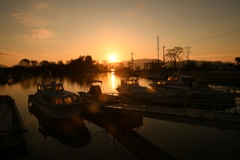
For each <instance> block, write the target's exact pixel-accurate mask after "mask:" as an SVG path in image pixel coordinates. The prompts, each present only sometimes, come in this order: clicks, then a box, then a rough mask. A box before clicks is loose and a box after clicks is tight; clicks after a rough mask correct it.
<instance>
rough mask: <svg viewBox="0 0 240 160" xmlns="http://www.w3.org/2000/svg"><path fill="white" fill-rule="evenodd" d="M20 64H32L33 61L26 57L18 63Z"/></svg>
mask: <svg viewBox="0 0 240 160" xmlns="http://www.w3.org/2000/svg"><path fill="white" fill-rule="evenodd" d="M18 65H20V66H30V65H31V63H30V60H29V59H26V58H24V59H22V60H21V61H20V62H19V63H18Z"/></svg>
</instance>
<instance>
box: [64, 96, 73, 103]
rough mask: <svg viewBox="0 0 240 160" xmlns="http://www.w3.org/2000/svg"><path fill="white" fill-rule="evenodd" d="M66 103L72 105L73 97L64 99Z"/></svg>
mask: <svg viewBox="0 0 240 160" xmlns="http://www.w3.org/2000/svg"><path fill="white" fill-rule="evenodd" d="M64 103H65V104H70V103H72V98H71V97H64Z"/></svg>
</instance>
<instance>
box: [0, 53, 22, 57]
mask: <svg viewBox="0 0 240 160" xmlns="http://www.w3.org/2000/svg"><path fill="white" fill-rule="evenodd" d="M0 56H4V57H20V56H19V55H18V54H14V53H8V52H0Z"/></svg>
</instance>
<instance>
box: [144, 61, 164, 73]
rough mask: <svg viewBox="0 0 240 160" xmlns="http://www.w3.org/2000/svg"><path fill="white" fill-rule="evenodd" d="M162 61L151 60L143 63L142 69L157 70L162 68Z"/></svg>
mask: <svg viewBox="0 0 240 160" xmlns="http://www.w3.org/2000/svg"><path fill="white" fill-rule="evenodd" d="M163 68H164V62H162V61H152V62H149V63H144V70H147V71H159V70H163Z"/></svg>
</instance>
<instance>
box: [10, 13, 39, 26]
mask: <svg viewBox="0 0 240 160" xmlns="http://www.w3.org/2000/svg"><path fill="white" fill-rule="evenodd" d="M11 16H12V17H13V18H14V19H16V20H18V21H19V22H21V23H23V24H25V25H33V24H36V20H34V19H32V18H30V17H29V16H27V15H25V14H24V13H22V12H12V13H11Z"/></svg>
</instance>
